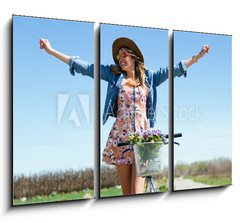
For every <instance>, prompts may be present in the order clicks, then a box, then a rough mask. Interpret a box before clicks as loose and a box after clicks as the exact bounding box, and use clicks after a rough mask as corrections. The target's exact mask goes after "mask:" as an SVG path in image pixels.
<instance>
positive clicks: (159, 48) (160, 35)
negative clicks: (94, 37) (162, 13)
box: [100, 24, 169, 166]
mask: <svg viewBox="0 0 240 223" xmlns="http://www.w3.org/2000/svg"><path fill="white" fill-rule="evenodd" d="M100 36H101V43H100V44H101V46H100V47H101V51H100V54H101V56H100V58H101V64H104V65H107V64H109V65H110V64H113V63H114V61H113V59H112V43H113V42H114V40H115V39H117V38H119V37H128V38H130V39H132V40H133V41H135V42H136V44H137V45H138V47H139V48H140V50H141V52H142V54H143V56H144V61H145V66H146V67H147V68H148V69H150V70H158V69H159V68H162V67H167V66H168V30H162V29H153V28H141V27H130V26H118V25H108V24H102V25H101V33H100ZM106 89H107V82H105V81H103V80H102V81H101V116H102V113H103V108H104V103H105V97H106ZM168 89H169V88H168V81H166V82H164V83H163V84H162V85H160V87H158V89H157V91H158V102H157V103H158V106H157V122H156V124H155V128H157V129H160V130H161V131H162V132H163V133H168ZM114 121H115V118H112V117H109V119H108V121H107V122H106V123H105V124H104V125H102V124H101V126H102V128H101V152H102V151H103V149H104V148H105V145H106V142H107V139H108V134H109V132H110V130H111V128H112V125H113V123H114ZM164 165H165V166H166V165H168V153H167V146H166V150H165V152H164Z"/></svg>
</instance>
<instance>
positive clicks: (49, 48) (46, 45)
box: [39, 39, 53, 54]
mask: <svg viewBox="0 0 240 223" xmlns="http://www.w3.org/2000/svg"><path fill="white" fill-rule="evenodd" d="M39 44H40V49H44V50H46V51H47V53H49V54H51V52H52V51H53V48H52V46H51V44H50V42H49V41H48V40H47V39H40V40H39Z"/></svg>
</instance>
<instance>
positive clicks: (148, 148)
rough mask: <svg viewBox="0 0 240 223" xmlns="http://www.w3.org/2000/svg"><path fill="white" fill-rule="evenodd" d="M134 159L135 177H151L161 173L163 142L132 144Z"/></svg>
mask: <svg viewBox="0 0 240 223" xmlns="http://www.w3.org/2000/svg"><path fill="white" fill-rule="evenodd" d="M133 148H134V157H135V163H136V172H137V176H140V177H144V176H152V175H156V174H160V173H162V171H163V162H162V156H163V155H162V150H163V142H154V143H153V142H145V143H137V144H134V146H133Z"/></svg>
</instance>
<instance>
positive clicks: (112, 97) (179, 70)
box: [69, 57, 187, 128]
mask: <svg viewBox="0 0 240 223" xmlns="http://www.w3.org/2000/svg"><path fill="white" fill-rule="evenodd" d="M69 66H70V73H71V74H72V75H75V71H76V72H77V73H81V74H82V75H86V76H89V77H92V78H93V77H94V65H93V64H91V63H88V62H86V61H83V60H80V59H79V57H70V60H69ZM100 73H101V79H102V80H105V81H107V82H108V88H107V96H106V100H105V106H104V112H103V124H105V123H106V121H107V119H108V117H109V116H113V117H117V110H118V107H117V106H118V104H117V96H118V91H119V89H120V88H121V87H122V81H123V78H124V76H125V75H126V74H125V73H122V74H121V75H115V74H112V72H111V70H110V66H109V65H106V66H105V65H101V66H100ZM182 75H184V76H185V77H186V75H187V67H186V64H185V63H184V61H180V62H179V63H178V64H177V65H176V66H175V67H174V74H173V76H174V77H180V76H182ZM145 76H146V80H145V81H146V85H147V86H148V97H147V111H146V112H147V118H148V119H149V123H150V127H151V128H153V127H154V122H155V120H156V105H157V89H156V88H157V87H158V86H159V85H160V84H162V83H163V82H164V81H165V80H167V79H168V68H167V67H166V68H161V69H159V70H158V71H156V72H153V71H151V70H145Z"/></svg>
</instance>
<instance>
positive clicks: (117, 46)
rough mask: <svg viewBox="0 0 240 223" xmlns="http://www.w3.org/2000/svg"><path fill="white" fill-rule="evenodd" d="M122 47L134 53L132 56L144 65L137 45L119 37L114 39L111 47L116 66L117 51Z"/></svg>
mask: <svg viewBox="0 0 240 223" xmlns="http://www.w3.org/2000/svg"><path fill="white" fill-rule="evenodd" d="M122 47H127V48H130V49H131V50H132V51H133V52H134V54H135V55H136V56H138V57H139V58H140V60H141V62H143V63H144V58H143V55H142V53H141V51H140V49H139V48H138V46H137V44H136V43H134V42H133V41H132V40H131V39H128V38H126V37H121V38H118V39H116V40H115V41H114V42H113V45H112V55H113V60H114V62H115V63H116V64H118V60H117V55H118V51H119V49H120V48H122Z"/></svg>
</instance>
